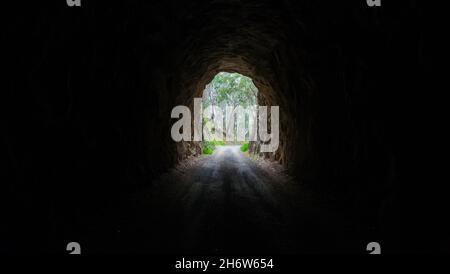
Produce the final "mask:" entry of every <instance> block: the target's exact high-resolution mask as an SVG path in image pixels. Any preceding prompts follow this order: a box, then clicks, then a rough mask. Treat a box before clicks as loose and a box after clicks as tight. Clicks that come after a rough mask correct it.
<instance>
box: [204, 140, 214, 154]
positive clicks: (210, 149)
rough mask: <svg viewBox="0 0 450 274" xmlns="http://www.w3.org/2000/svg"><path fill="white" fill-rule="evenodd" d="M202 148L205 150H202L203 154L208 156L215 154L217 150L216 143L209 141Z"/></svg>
mask: <svg viewBox="0 0 450 274" xmlns="http://www.w3.org/2000/svg"><path fill="white" fill-rule="evenodd" d="M202 147H203V149H202V150H203V154H206V155H211V154H213V153H214V150H215V149H216V146H215V144H214V142H208V141H204V142H203V145H202Z"/></svg>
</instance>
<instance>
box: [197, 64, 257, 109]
mask: <svg viewBox="0 0 450 274" xmlns="http://www.w3.org/2000/svg"><path fill="white" fill-rule="evenodd" d="M257 96H258V89H257V88H256V86H255V85H254V84H253V81H252V79H250V78H248V77H246V76H243V75H241V74H239V73H228V72H221V73H219V74H217V75H216V76H215V77H214V79H213V80H212V81H211V83H210V84H209V85H208V86H206V89H205V93H204V98H203V107H204V108H206V107H208V106H210V105H215V106H219V107H221V108H224V107H225V106H234V107H236V106H242V107H244V108H246V107H248V106H254V105H256V104H257Z"/></svg>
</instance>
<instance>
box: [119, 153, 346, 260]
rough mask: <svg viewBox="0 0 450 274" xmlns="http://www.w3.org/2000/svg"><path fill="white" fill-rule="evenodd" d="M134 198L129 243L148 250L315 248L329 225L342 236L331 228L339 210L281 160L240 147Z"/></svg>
mask: <svg viewBox="0 0 450 274" xmlns="http://www.w3.org/2000/svg"><path fill="white" fill-rule="evenodd" d="M315 199H316V198H315ZM133 203H134V209H133V210H132V212H130V213H129V214H128V215H129V216H127V217H126V218H125V220H124V228H122V235H126V236H124V238H123V239H122V240H123V241H124V243H126V245H129V246H130V248H133V249H134V250H135V249H136V246H138V247H139V246H140V250H142V251H146V252H148V251H151V252H158V253H159V252H169V253H173V252H175V253H180V252H184V253H185V252H187V253H190V252H192V253H205V254H217V253H227V252H239V253H251V254H255V253H267V252H270V253H294V252H297V251H298V249H299V247H301V248H302V250H304V249H305V248H307V249H308V251H312V252H314V247H315V246H317V244H319V243H318V242H317V239H311V238H310V237H308V234H310V235H313V234H314V235H320V234H321V230H324V229H325V231H324V232H323V233H324V237H322V238H321V239H322V240H325V239H328V237H331V238H333V239H334V238H335V237H333V235H330V233H331V234H334V233H338V232H337V231H336V229H332V230H330V231H328V229H329V228H327V227H329V226H328V225H327V223H330V222H331V223H333V224H335V220H336V218H337V214H335V213H334V212H332V211H327V212H325V213H324V209H323V206H321V205H320V202H318V201H316V200H314V199H313V198H312V196H311V194H309V193H308V192H307V191H305V190H304V189H302V188H301V185H300V184H298V183H293V182H291V181H290V180H289V178H287V177H286V176H284V175H283V173H282V172H281V171H279V170H278V169H277V166H276V165H274V164H258V163H257V162H255V161H253V160H251V159H249V158H248V157H247V156H245V155H244V154H243V153H241V152H240V150H239V147H236V146H228V147H219V148H218V149H217V150H216V151H215V153H214V154H213V155H212V156H204V157H200V158H198V159H195V160H193V161H192V162H190V165H189V166H184V167H178V168H177V169H175V170H173V171H172V172H170V173H168V174H165V175H164V176H162V178H161V179H160V180H159V181H158V182H156V183H155V185H154V186H153V187H152V188H151V189H149V190H148V191H145V192H144V193H141V194H139V195H137V196H136V197H134V199H133ZM319 216H320V217H319ZM130 235H133V236H130ZM317 247H318V246H317ZM321 248H323V247H321Z"/></svg>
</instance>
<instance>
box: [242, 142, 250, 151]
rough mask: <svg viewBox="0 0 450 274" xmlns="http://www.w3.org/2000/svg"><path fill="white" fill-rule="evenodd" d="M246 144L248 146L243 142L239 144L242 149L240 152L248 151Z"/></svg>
mask: <svg viewBox="0 0 450 274" xmlns="http://www.w3.org/2000/svg"><path fill="white" fill-rule="evenodd" d="M248 146H249V143H244V144H243V145H242V146H241V151H242V152H247V151H248Z"/></svg>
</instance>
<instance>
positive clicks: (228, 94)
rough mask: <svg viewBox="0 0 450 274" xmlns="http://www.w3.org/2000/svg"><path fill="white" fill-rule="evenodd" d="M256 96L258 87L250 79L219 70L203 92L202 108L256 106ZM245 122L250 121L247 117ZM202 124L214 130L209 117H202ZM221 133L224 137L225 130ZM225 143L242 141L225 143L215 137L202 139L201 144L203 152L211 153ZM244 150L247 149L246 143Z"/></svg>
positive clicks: (224, 109)
mask: <svg viewBox="0 0 450 274" xmlns="http://www.w3.org/2000/svg"><path fill="white" fill-rule="evenodd" d="M257 98H258V89H257V88H256V86H255V85H254V83H253V81H252V79H250V78H249V77H246V76H243V75H241V74H238V73H228V72H221V73H219V74H217V75H216V76H215V77H214V79H213V80H212V81H211V83H209V84H208V85H207V86H206V88H205V90H204V92H203V109H206V108H207V107H209V106H216V107H219V108H220V109H221V110H222V111H223V113H225V111H226V107H234V108H236V107H238V106H240V107H242V108H248V107H252V106H256V105H257ZM213 115H214V113H213ZM246 123H247V125H248V124H249V123H250V122H249V120H248V119H246ZM203 125H204V126H205V127H208V128H209V129H210V130H211V131H216V128H214V123H213V121H211V120H210V119H205V118H204V119H203ZM235 126H236V125H235ZM248 128H250V125H248ZM247 134H248V132H247ZM223 135H224V137H225V138H226V132H223ZM227 144H228V145H229V144H234V145H242V143H238V142H236V141H235V142H232V143H230V142H227V143H225V142H223V141H222V140H216V139H214V141H212V142H207V141H204V142H203V145H202V149H203V153H204V154H207V155H211V154H213V153H214V150H215V148H216V146H220V145H227ZM244 145H245V144H244ZM246 150H248V144H247V148H246Z"/></svg>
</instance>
